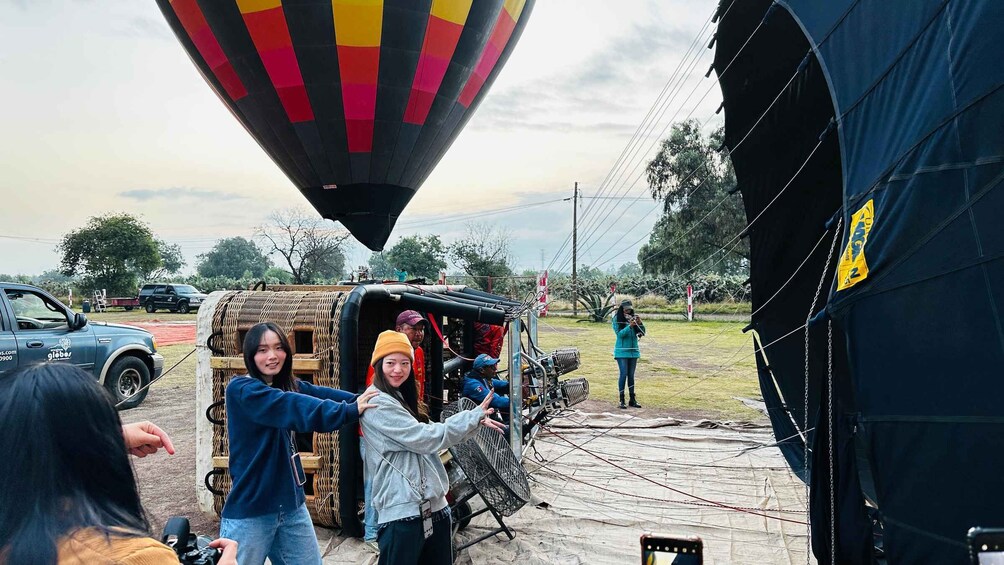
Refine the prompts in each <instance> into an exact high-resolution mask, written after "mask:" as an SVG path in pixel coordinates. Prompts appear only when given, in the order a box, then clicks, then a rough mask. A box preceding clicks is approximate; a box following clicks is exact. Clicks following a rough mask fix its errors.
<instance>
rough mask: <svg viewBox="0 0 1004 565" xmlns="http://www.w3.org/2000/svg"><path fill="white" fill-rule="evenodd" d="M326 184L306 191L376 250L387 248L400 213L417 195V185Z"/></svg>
mask: <svg viewBox="0 0 1004 565" xmlns="http://www.w3.org/2000/svg"><path fill="white" fill-rule="evenodd" d="M325 186H328V187H330V186H332V185H325ZM325 186H315V187H308V188H305V189H304V190H303V194H304V196H306V197H307V200H309V201H310V204H311V206H313V207H314V208H315V209H316V210H317V211H318V212H319V213H320V214H321V216H322V217H324V218H327V219H329V220H334V221H336V222H339V223H341V224H342V225H343V226H345V229H347V230H349V233H351V234H352V235H353V236H354V237H355V238H356V239H358V240H359V242H360V243H362V244H363V245H365V246H366V247H367V248H369V249H370V250H372V251H382V250H383V246H384V244H386V243H387V239H388V238H390V234H391V231H392V230H393V229H394V224H395V223H397V218H398V216H400V215H401V211H402V210H404V208H405V206H407V205H408V202H409V201H411V198H412V197H413V196H415V190H414V189H411V188H408V187H405V186H398V185H393V184H376V183H357V184H341V185H338V188H335V189H333V188H325Z"/></svg>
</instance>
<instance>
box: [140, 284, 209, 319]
mask: <svg viewBox="0 0 1004 565" xmlns="http://www.w3.org/2000/svg"><path fill="white" fill-rule="evenodd" d="M205 299H206V295H205V294H203V293H202V292H201V291H200V290H199V289H197V288H195V287H194V286H192V285H189V284H145V285H143V288H141V289H139V305H140V306H142V307H144V308H146V311H147V312H156V311H157V309H158V308H160V309H163V310H170V311H172V312H181V313H182V314H187V313H188V312H189V311H190V310H192V309H193V308H194V309H195V310H198V309H199V306H202V301H203V300H205Z"/></svg>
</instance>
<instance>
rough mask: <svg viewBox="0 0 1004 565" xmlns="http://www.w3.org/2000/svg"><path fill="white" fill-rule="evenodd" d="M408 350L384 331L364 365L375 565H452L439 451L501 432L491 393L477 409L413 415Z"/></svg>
mask: <svg viewBox="0 0 1004 565" xmlns="http://www.w3.org/2000/svg"><path fill="white" fill-rule="evenodd" d="M414 360H415V357H414V351H413V350H412V347H411V343H410V342H409V340H408V337H407V336H406V335H404V334H402V333H398V332H395V331H391V330H388V331H385V332H383V333H381V334H380V335H379V336H378V337H377V342H376V346H375V347H374V349H373V355H372V357H371V358H370V365H372V366H373V367H374V376H373V386H371V387H370V388H369V389H367V392H373V393H377V396H375V397H374V398H373V404H375V405H376V406H377V407H378V408H379V410H374V411H372V412H368V413H367V414H366V416H365V417H364V418H362V420H361V422H362V427H363V432H364V433H363V436H362V441H365V442H366V460H365V465H366V474H367V476H369V477H370V479H371V480H372V481H373V506H374V507H375V508H376V511H377V516H378V517H379V523H380V529H379V533H378V543H379V546H380V560H379V563H380V564H381V565H417V564H419V563H421V564H423V565H449V564H451V563H453V546H452V543H451V536H452V528H451V526H450V509H449V505H448V504H447V501H446V492H447V490H448V489H449V485H450V481H449V478H448V477H447V475H446V469H445V468H444V467H443V463H442V461H441V460H440V459H439V452H440V451H442V450H445V449H447V448H449V447H450V446H452V445H455V444H457V443H460V442H461V441H463V440H465V439H467V438H468V437H470V436H471V435H473V434H474V433H476V432H477V430H478V426H486V427H489V428H492V429H494V430H500V431H501V428H502V424H499V423H498V422H496V421H495V420H492V419H491V417H490V415H491V414H492V412H493V409H492V408H491V407H490V403H491V400H492V394H488V395H487V396H486V397H485V399H484V401H483V402H482V403H481V405H480V406H478V407H477V408H474V409H471V410H465V411H461V412H458V413H457V414H454V415H453V416H451V417H449V418H447V419H446V421H445V422H441V423H430V422H429V419H428V417H427V416H425V415H424V414H422V413H420V412H419V411H418V394H417V391H416V389H415V380H414V378H413V376H412V375H413V367H412V364H413V363H414Z"/></svg>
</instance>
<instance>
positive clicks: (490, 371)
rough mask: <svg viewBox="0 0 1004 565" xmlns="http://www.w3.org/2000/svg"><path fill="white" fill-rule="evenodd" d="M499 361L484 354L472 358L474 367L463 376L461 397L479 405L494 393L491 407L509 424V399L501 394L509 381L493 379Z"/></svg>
mask: <svg viewBox="0 0 1004 565" xmlns="http://www.w3.org/2000/svg"><path fill="white" fill-rule="evenodd" d="M498 363H499V360H498V359H495V358H494V357H490V356H488V355H486V354H484V353H482V354H481V355H478V356H477V357H475V358H474V366H473V367H472V368H471V370H470V371H467V374H465V375H464V388H463V395H464V396H466V397H467V398H470V399H471V400H473V401H474V402H477V403H479V404H480V403H481V401H482V400H484V399H485V397H486V396H488V395H489V394H490V393H493V392H494V393H495V397H494V398H492V403H491V407H492V408H494V409H496V410H498V412H499V415H501V416H502V420H503V421H504V422H506V423H508V422H509V397H508V396H505V395H504V394H501V393H500V392H504V391H505V390H506V389H507V388H508V387H509V381H504V380H502V379H496V378H495V370H496V366H497V365H498Z"/></svg>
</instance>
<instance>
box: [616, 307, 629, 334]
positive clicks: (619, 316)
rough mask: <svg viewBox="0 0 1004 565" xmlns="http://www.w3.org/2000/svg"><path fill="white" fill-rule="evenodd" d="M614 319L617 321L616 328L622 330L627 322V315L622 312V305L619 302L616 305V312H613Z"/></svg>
mask: <svg viewBox="0 0 1004 565" xmlns="http://www.w3.org/2000/svg"><path fill="white" fill-rule="evenodd" d="M614 319H615V320H616V321H617V330H618V331H619V330H623V329H624V327H625V326H627V324H628V319H627V316H626V315H625V314H624V305H623V304H621V305H620V306H618V307H617V313H616V314H614Z"/></svg>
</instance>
